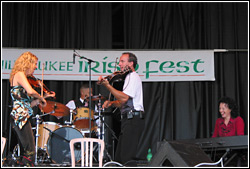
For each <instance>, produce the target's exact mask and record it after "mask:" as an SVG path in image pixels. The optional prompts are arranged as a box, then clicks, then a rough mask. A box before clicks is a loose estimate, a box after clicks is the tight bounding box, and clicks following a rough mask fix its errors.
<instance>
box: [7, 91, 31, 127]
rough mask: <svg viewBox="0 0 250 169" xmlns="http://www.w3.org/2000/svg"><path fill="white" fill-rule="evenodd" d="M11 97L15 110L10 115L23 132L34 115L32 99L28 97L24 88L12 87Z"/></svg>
mask: <svg viewBox="0 0 250 169" xmlns="http://www.w3.org/2000/svg"><path fill="white" fill-rule="evenodd" d="M10 95H11V98H12V101H13V109H12V111H11V113H10V115H11V117H12V118H13V119H14V122H15V124H16V125H17V126H18V127H19V129H20V130H21V129H22V127H23V126H24V125H25V124H26V122H27V121H28V119H29V117H30V116H32V114H33V110H32V108H31V106H30V103H31V101H32V97H30V96H28V94H27V92H26V90H25V89H24V88H23V87H22V86H13V87H11V90H10Z"/></svg>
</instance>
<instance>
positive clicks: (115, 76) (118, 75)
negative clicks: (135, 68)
mask: <svg viewBox="0 0 250 169" xmlns="http://www.w3.org/2000/svg"><path fill="white" fill-rule="evenodd" d="M130 72H132V69H131V68H130V67H126V68H125V69H124V70H123V71H116V72H114V73H112V74H111V75H108V76H106V77H104V78H103V79H106V80H107V81H108V82H109V83H110V84H112V83H113V82H121V81H124V80H125V77H126V76H127V74H129V73H130ZM97 84H101V82H98V83H97Z"/></svg>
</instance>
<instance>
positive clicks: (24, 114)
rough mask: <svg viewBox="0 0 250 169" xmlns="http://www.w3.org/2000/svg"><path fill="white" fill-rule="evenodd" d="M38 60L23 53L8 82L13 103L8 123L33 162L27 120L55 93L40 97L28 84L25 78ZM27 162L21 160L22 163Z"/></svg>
mask: <svg viewBox="0 0 250 169" xmlns="http://www.w3.org/2000/svg"><path fill="white" fill-rule="evenodd" d="M37 62H38V58H37V57H36V56H35V55H34V54H32V53H31V52H25V53H23V54H22V55H21V56H19V58H18V59H17V60H16V61H15V64H14V66H13V68H12V71H11V74H10V78H9V82H10V86H11V90H10V94H11V98H12V102H13V109H12V111H11V113H10V116H11V118H10V122H11V124H12V127H13V128H14V130H15V132H16V134H17V137H18V139H19V141H20V143H21V145H22V147H23V150H24V152H23V155H24V156H26V157H27V158H29V159H30V160H31V162H32V163H33V162H34V160H35V139H34V135H33V132H32V128H31V124H30V121H29V118H30V117H31V116H32V114H33V110H32V107H34V106H37V105H39V104H40V105H41V106H42V107H44V106H46V100H45V99H44V98H45V97H53V96H54V95H55V93H54V92H53V93H52V94H47V95H45V97H42V96H41V95H40V94H39V93H37V92H36V91H35V90H34V89H33V88H32V87H31V85H30V84H29V82H28V80H27V76H30V75H33V73H34V71H35V69H36V68H37ZM25 161H27V160H26V159H25V158H23V162H25Z"/></svg>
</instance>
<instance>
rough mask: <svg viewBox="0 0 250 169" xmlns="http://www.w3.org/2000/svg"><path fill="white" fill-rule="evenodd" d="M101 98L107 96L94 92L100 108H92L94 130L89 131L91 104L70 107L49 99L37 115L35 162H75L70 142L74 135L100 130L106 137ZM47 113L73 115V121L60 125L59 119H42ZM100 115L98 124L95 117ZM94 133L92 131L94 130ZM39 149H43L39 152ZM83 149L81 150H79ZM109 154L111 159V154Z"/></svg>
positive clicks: (82, 135) (76, 152)
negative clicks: (41, 112)
mask: <svg viewBox="0 0 250 169" xmlns="http://www.w3.org/2000/svg"><path fill="white" fill-rule="evenodd" d="M101 100H105V97H103V96H101V95H100V94H99V95H97V96H92V97H91V101H98V112H96V113H95V112H94V111H93V110H92V111H91V117H90V118H91V131H89V128H90V126H89V121H90V120H89V115H90V110H89V108H87V107H82V108H78V109H76V110H70V109H69V108H68V107H67V106H65V105H64V104H61V103H58V102H54V101H47V105H46V107H44V108H43V112H45V113H44V114H42V115H36V116H35V117H34V118H35V119H36V128H35V131H36V134H35V139H36V141H35V143H36V157H35V165H37V164H38V163H43V162H44V161H47V160H49V161H51V162H53V163H57V164H67V163H68V164H69V163H71V155H70V148H69V142H70V140H71V139H74V138H84V137H86V136H87V135H86V134H88V133H92V132H94V133H96V136H98V138H99V139H104V125H106V126H107V124H105V122H104V113H102V112H103V111H102V108H101ZM45 115H53V116H56V117H57V118H61V117H63V116H68V115H70V121H69V122H65V124H66V125H59V124H57V123H55V122H42V123H41V120H40V117H42V116H45ZM96 116H98V118H97V119H99V124H98V125H95V123H94V121H95V120H97V119H94V117H96ZM90 136H91V134H90ZM75 148H76V150H75V155H76V161H80V160H81V157H80V154H81V153H80V151H81V148H79V147H78V148H77V147H75ZM38 150H39V151H40V152H42V154H41V153H38ZM78 151H79V152H78ZM108 157H109V158H110V160H112V159H111V157H110V155H108Z"/></svg>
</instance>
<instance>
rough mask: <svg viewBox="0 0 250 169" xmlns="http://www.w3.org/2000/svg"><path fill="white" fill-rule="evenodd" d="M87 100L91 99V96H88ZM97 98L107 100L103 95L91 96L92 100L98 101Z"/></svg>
mask: <svg viewBox="0 0 250 169" xmlns="http://www.w3.org/2000/svg"><path fill="white" fill-rule="evenodd" d="M86 100H89V97H88V98H86ZM97 100H106V97H104V96H102V95H96V96H91V101H97Z"/></svg>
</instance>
